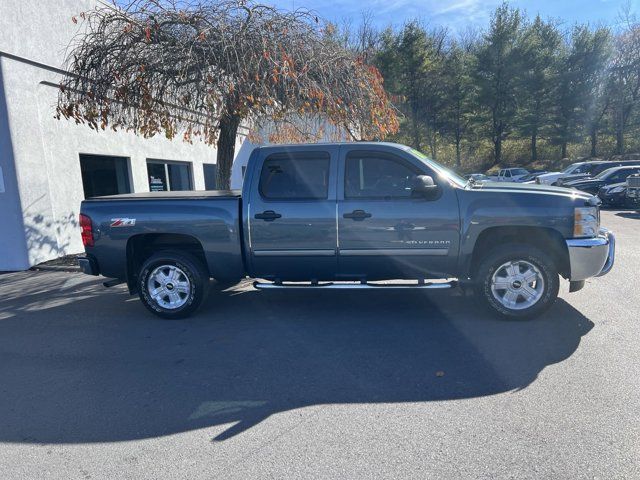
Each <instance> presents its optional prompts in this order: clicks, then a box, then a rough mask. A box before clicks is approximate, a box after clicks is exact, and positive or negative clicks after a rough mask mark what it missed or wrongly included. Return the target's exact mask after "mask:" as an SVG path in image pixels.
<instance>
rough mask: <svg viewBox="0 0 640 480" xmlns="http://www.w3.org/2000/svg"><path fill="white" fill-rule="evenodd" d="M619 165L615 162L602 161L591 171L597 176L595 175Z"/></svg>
mask: <svg viewBox="0 0 640 480" xmlns="http://www.w3.org/2000/svg"><path fill="white" fill-rule="evenodd" d="M617 166H618V165H616V164H615V163H601V164H600V165H596V166H595V167H593V168H592V169H591V171H590V172H589V173H590V174H591V175H593V176H595V175H599V174H600V173H602V172H604V171H605V170H609V169H610V168H613V167H617Z"/></svg>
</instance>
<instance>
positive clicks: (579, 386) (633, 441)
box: [0, 211, 640, 480]
mask: <svg viewBox="0 0 640 480" xmlns="http://www.w3.org/2000/svg"><path fill="white" fill-rule="evenodd" d="M602 223H603V225H605V226H607V227H609V228H611V229H613V230H614V231H615V232H616V234H617V240H618V250H617V260H616V265H615V267H614V270H613V271H612V272H611V273H610V274H609V275H607V276H605V277H601V278H595V279H591V280H589V281H587V285H586V286H585V288H584V289H583V290H582V291H580V292H577V293H572V294H569V293H568V285H567V284H566V282H563V286H562V290H561V295H560V299H559V300H558V302H557V304H556V305H555V306H554V307H553V308H552V309H551V310H550V311H549V312H548V313H547V314H545V315H544V316H543V317H541V318H538V319H535V320H530V321H520V322H507V321H502V320H497V319H495V318H493V317H491V316H490V315H489V314H488V313H487V312H486V311H485V310H484V309H483V308H481V307H480V305H478V302H477V301H475V300H474V299H473V298H466V297H464V296H462V295H461V294H460V293H459V292H456V291H451V292H444V291H432V292H424V291H413V292H404V291H390V292H384V293H380V292H365V291H358V292H348V291H338V292H334V291H324V292H323V291H312V292H258V291H255V290H254V289H253V288H252V287H251V286H250V283H248V282H247V283H245V284H242V285H239V286H237V287H234V288H232V289H230V290H228V291H225V292H213V293H212V294H211V296H210V297H209V299H208V302H207V304H206V306H205V307H204V308H203V309H202V311H201V312H200V313H199V314H198V315H196V316H194V317H193V318H190V319H188V320H185V321H163V320H160V319H158V318H156V317H154V316H152V315H151V314H150V313H148V312H147V311H146V310H145V309H144V308H143V307H142V305H141V304H140V302H139V300H138V299H137V297H130V296H129V295H128V294H127V293H126V291H125V288H124V287H122V286H118V287H114V288H110V289H105V288H103V287H102V285H101V280H100V279H99V278H95V277H88V276H85V275H83V274H80V273H66V272H19V273H6V274H3V275H0V477H1V478H3V479H76V478H77V479H89V478H91V479H120V478H123V479H136V480H137V479H147V478H149V479H151V478H157V479H163V480H164V479H174V478H176V479H177V478H180V479H200V478H202V479H205V478H206V479H235V478H237V479H250V478H279V479H280V478H304V479H310V478H346V479H356V478H363V479H376V478H420V479H426V478H430V479H431V478H432V479H443V478H481V479H485V478H486V479H494V478H499V479H502V478H505V479H506V478H514V479H515V478H517V479H525V478H531V479H540V478H563V479H564V478H602V479H614V478H615V479H619V478H640V421H639V420H640V413H639V412H640V376H639V373H640V273H639V272H640V215H639V214H636V213H634V212H618V211H607V212H603V215H602Z"/></svg>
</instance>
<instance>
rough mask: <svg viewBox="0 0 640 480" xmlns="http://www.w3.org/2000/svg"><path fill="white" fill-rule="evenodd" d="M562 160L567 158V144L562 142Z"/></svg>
mask: <svg viewBox="0 0 640 480" xmlns="http://www.w3.org/2000/svg"><path fill="white" fill-rule="evenodd" d="M560 156H561V157H562V158H567V142H562V150H561V152H560Z"/></svg>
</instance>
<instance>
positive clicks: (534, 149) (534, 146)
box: [531, 133, 538, 162]
mask: <svg viewBox="0 0 640 480" xmlns="http://www.w3.org/2000/svg"><path fill="white" fill-rule="evenodd" d="M536 160H538V135H537V133H532V134H531V161H532V162H535V161H536Z"/></svg>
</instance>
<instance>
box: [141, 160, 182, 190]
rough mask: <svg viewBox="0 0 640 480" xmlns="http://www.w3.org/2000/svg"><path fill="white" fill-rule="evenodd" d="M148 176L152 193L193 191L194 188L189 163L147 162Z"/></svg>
mask: <svg viewBox="0 0 640 480" xmlns="http://www.w3.org/2000/svg"><path fill="white" fill-rule="evenodd" d="M147 175H148V178H149V190H150V191H151V192H166V191H173V190H192V188H193V187H192V185H191V165H190V164H189V163H183V162H165V161H162V160H147Z"/></svg>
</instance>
